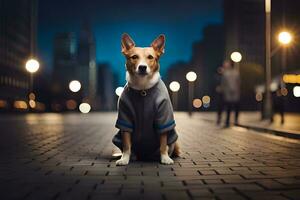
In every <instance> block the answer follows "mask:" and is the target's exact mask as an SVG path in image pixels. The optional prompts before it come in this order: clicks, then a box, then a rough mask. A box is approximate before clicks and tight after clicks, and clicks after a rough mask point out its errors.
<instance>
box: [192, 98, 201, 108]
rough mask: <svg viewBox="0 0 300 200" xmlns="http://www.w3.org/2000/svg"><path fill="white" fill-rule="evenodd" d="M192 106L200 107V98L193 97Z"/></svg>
mask: <svg viewBox="0 0 300 200" xmlns="http://www.w3.org/2000/svg"><path fill="white" fill-rule="evenodd" d="M193 106H194V108H201V106H202V101H201V99H194V100H193Z"/></svg>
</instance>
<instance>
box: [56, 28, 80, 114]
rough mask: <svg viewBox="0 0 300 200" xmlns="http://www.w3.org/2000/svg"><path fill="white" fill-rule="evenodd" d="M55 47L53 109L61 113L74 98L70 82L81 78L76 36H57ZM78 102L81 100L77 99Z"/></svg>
mask: <svg viewBox="0 0 300 200" xmlns="http://www.w3.org/2000/svg"><path fill="white" fill-rule="evenodd" d="M53 47H54V49H53V72H52V85H51V90H52V108H53V107H55V109H54V110H56V111H60V110H64V109H65V105H66V104H65V102H66V101H67V100H68V99H69V98H74V97H73V94H72V93H71V91H70V90H69V83H70V81H72V80H74V79H75V80H76V79H78V78H79V76H78V73H77V68H78V64H77V56H76V47H77V43H76V36H75V34H74V33H71V32H66V33H58V34H56V36H55V38H54V45H53ZM76 97H77V96H76ZM77 100H78V101H80V100H81V99H80V98H79V97H77ZM53 105H56V106H53Z"/></svg>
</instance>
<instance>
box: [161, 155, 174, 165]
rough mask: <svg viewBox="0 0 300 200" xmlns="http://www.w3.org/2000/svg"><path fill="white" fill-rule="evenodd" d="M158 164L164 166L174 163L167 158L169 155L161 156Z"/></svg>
mask: <svg viewBox="0 0 300 200" xmlns="http://www.w3.org/2000/svg"><path fill="white" fill-rule="evenodd" d="M160 162H161V164H164V165H172V164H174V161H173V160H172V159H171V158H170V157H169V155H161V158H160Z"/></svg>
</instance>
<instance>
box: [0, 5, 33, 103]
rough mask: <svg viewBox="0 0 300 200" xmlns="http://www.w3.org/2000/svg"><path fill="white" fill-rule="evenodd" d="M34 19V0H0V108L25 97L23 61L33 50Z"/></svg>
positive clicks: (25, 80) (25, 98)
mask: <svg viewBox="0 0 300 200" xmlns="http://www.w3.org/2000/svg"><path fill="white" fill-rule="evenodd" d="M36 21H37V0H21V1H20V0H1V1H0V100H1V102H2V103H1V105H2V106H0V107H7V108H8V107H11V106H12V103H13V102H14V101H15V100H27V95H28V92H29V91H28V90H29V84H30V83H29V74H28V72H26V70H25V63H26V61H27V59H29V58H30V57H31V56H34V53H35V46H36V44H35V43H36V42H35V41H36V25H37V24H36ZM0 109H1V108H0Z"/></svg>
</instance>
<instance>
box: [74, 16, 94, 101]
mask: <svg viewBox="0 0 300 200" xmlns="http://www.w3.org/2000/svg"><path fill="white" fill-rule="evenodd" d="M78 72H79V76H80V78H79V79H80V80H81V82H82V88H83V95H84V98H85V99H86V100H87V101H88V102H90V103H91V104H92V105H93V104H94V103H95V97H96V92H97V66H96V44H95V38H94V35H93V33H92V31H91V28H90V25H89V23H87V22H85V23H83V25H82V28H81V31H80V35H79V43H78Z"/></svg>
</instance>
